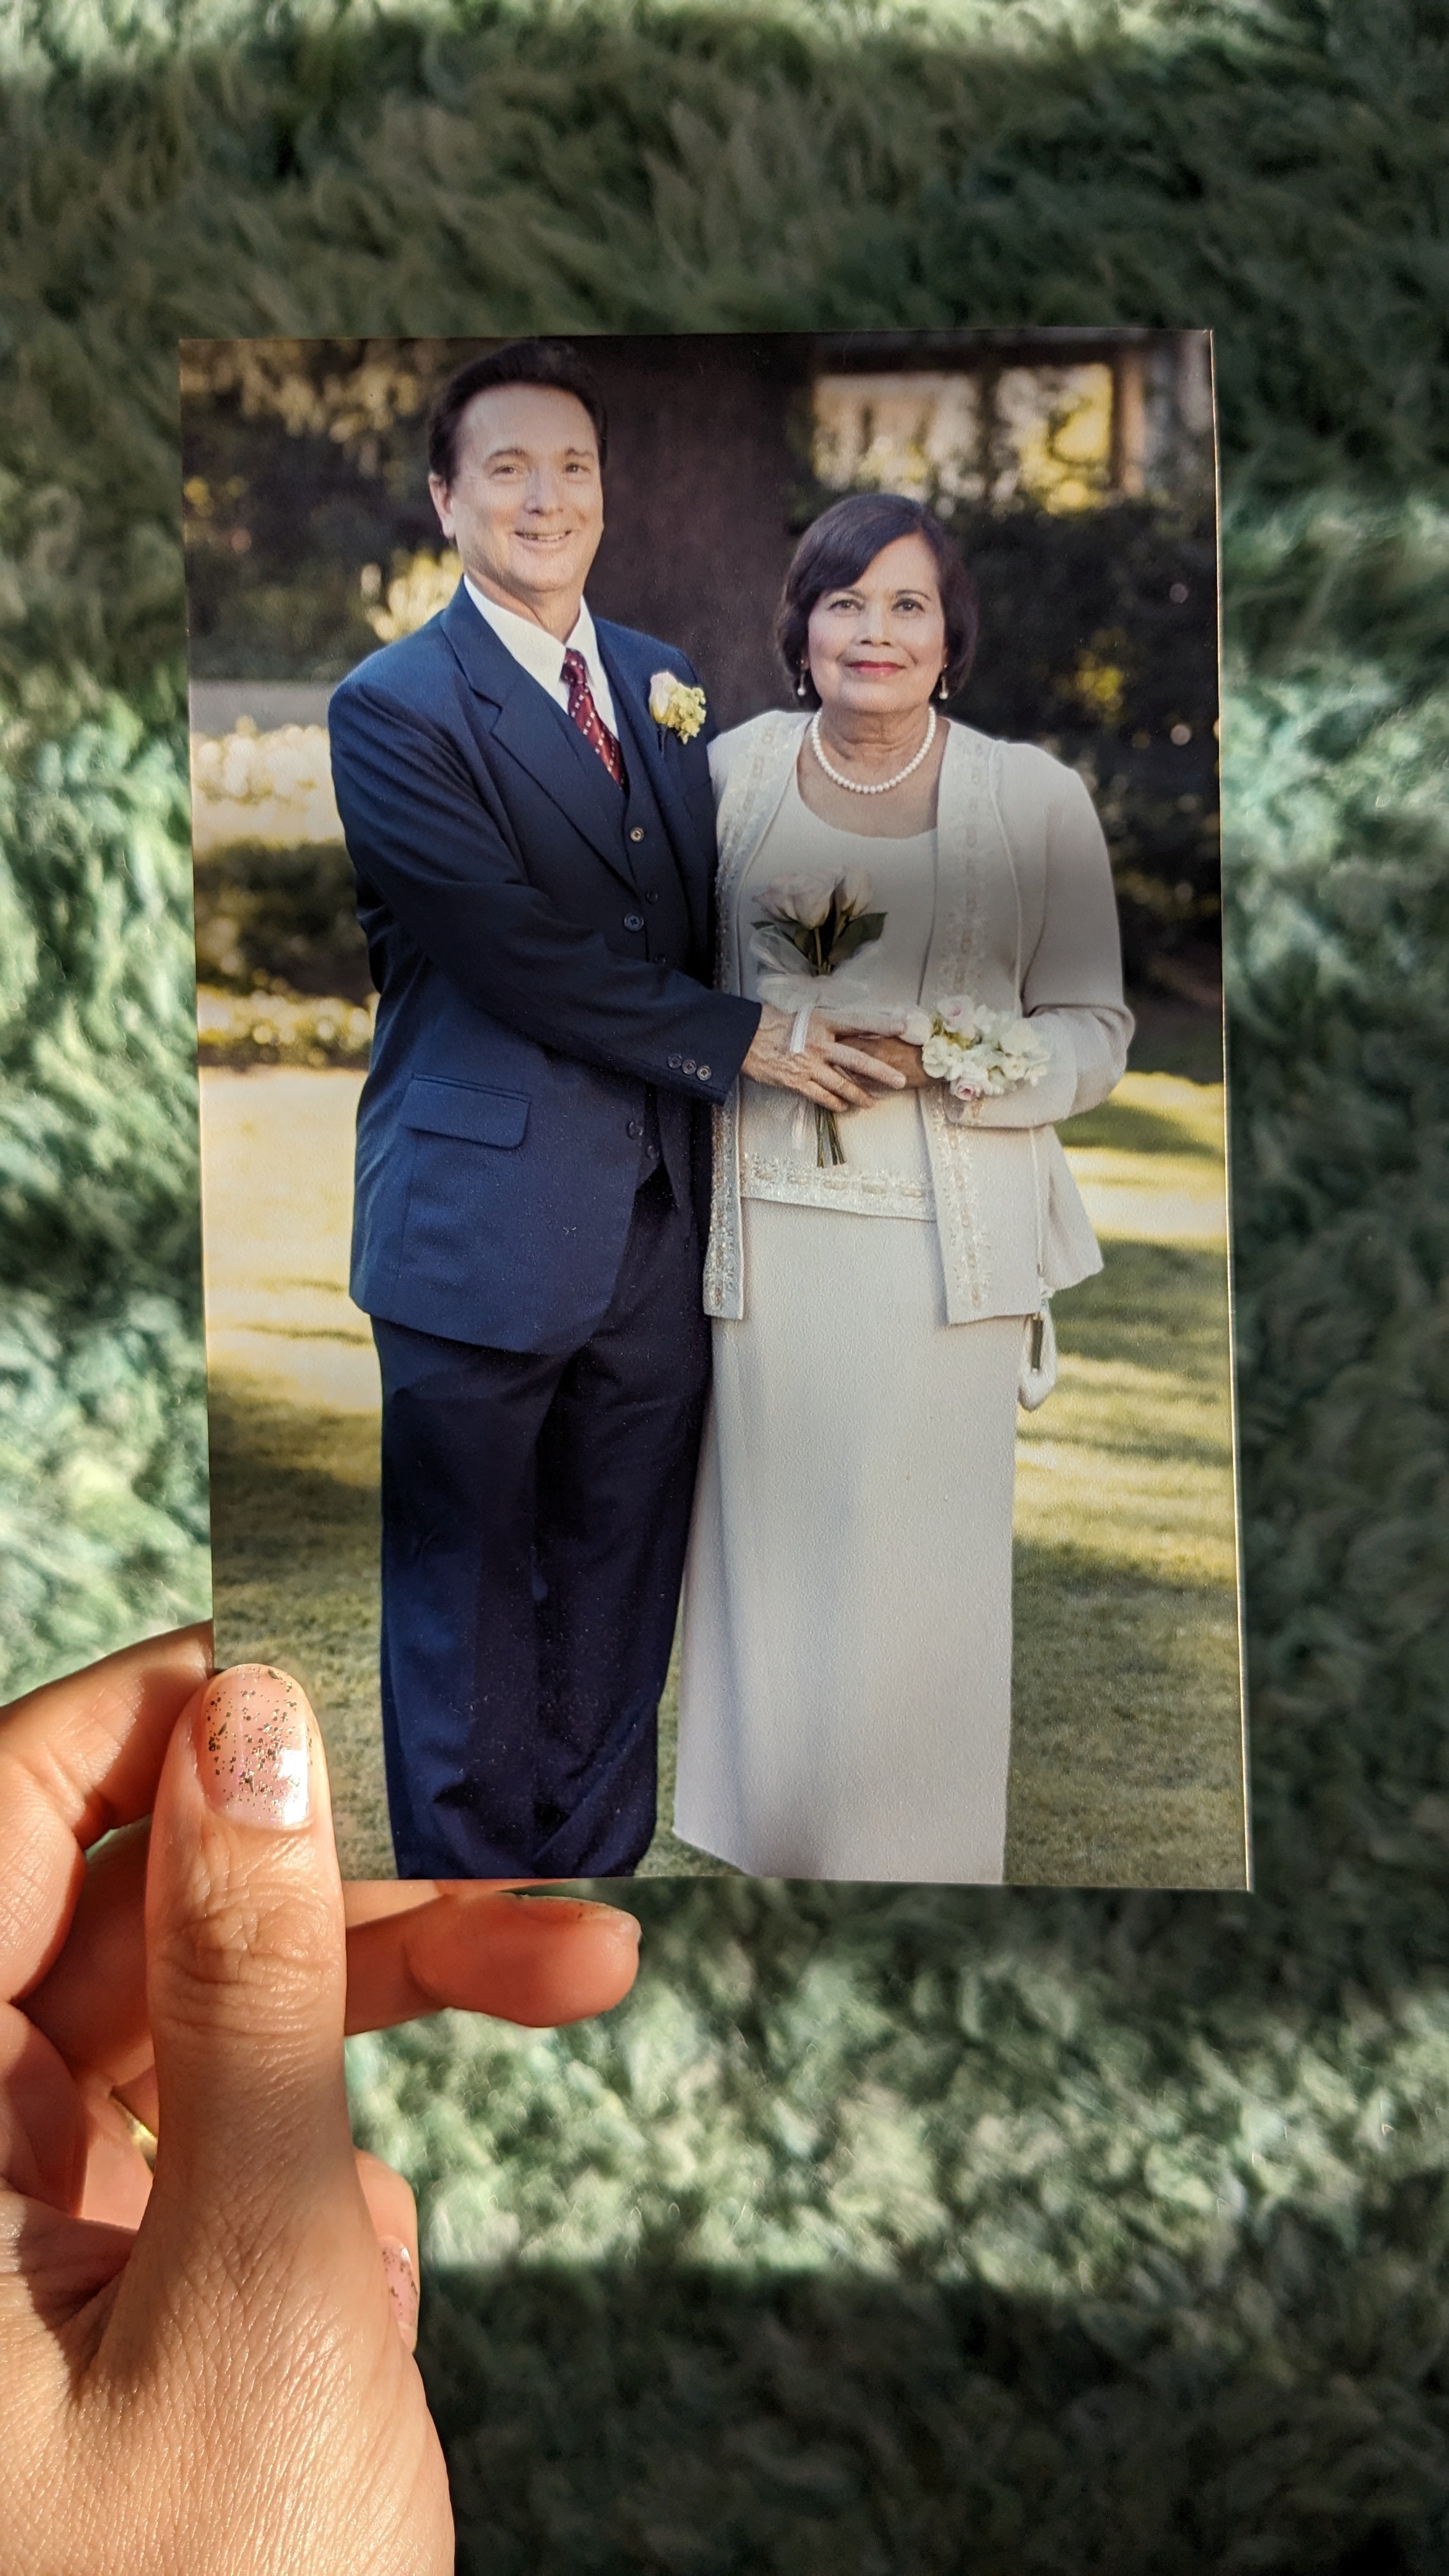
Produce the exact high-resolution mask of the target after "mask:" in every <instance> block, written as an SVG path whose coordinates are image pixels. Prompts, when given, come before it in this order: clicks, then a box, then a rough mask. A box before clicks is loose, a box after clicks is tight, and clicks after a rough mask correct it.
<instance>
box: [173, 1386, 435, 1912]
mask: <svg viewBox="0 0 1449 2576" xmlns="http://www.w3.org/2000/svg"><path fill="white" fill-rule="evenodd" d="M210 1417H211V1531H212V1561H213V1587H214V1597H215V1619H216V1649H217V1654H218V1656H219V1657H220V1659H221V1660H222V1661H223V1662H226V1663H252V1662H257V1663H277V1664H282V1665H285V1667H286V1669H287V1670H288V1671H289V1672H292V1673H295V1674H296V1676H297V1679H298V1680H299V1681H300V1682H301V1684H302V1687H303V1689H304V1690H305V1691H306V1693H307V1695H308V1697H309V1699H310V1700H311V1702H312V1705H313V1707H314V1708H315V1709H316V1711H317V1716H318V1720H319V1722H320V1724H321V1728H322V1734H323V1738H324V1741H325V1743H326V1746H327V1763H328V1770H329V1773H330V1776H331V1783H332V1808H333V1817H334V1822H335V1825H336V1830H337V1848H338V1853H339V1855H340V1858H341V1861H342V1867H343V1872H344V1874H345V1875H346V1876H347V1877H349V1878H391V1877H392V1876H393V1857H392V1843H391V1840H390V1837H389V1834H388V1830H387V1796H386V1791H385V1789H384V1786H383V1771H382V1734H381V1723H380V1718H379V1711H378V1692H377V1626H378V1469H377V1420H376V1417H375V1416H374V1415H372V1414H369V1413H324V1412H319V1411H316V1410H313V1409H311V1408H308V1407H304V1406H302V1405H292V1404H281V1403H278V1402H277V1401H276V1400H275V1399H274V1398H271V1397H269V1396H268V1395H267V1394H266V1393H265V1392H264V1391H263V1390H262V1389H260V1388H259V1387H258V1386H257V1385H256V1384H255V1383H254V1382H252V1381H249V1380H246V1379H243V1378H222V1379H217V1378H213V1380H212V1385H211V1395H210Z"/></svg>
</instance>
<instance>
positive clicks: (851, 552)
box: [775, 492, 979, 706]
mask: <svg viewBox="0 0 1449 2576" xmlns="http://www.w3.org/2000/svg"><path fill="white" fill-rule="evenodd" d="M897 537H924V538H925V540H926V543H927V545H928V546H929V547H930V549H931V553H932V555H933V556H934V557H935V563H936V580H937V583H938V584H939V587H940V592H941V607H942V610H943V611H944V614H945V619H946V689H947V694H948V695H949V696H953V697H954V695H955V693H956V691H957V690H958V689H959V688H961V687H962V686H963V685H964V683H965V680H966V677H967V674H968V673H969V671H970V669H971V665H972V662H973V661H974V660H975V657H976V630H977V626H978V623H979V617H978V611H977V607H976V589H975V585H974V583H973V582H972V579H971V575H970V574H969V572H968V571H967V569H966V566H965V565H964V563H963V562H962V560H961V558H960V556H959V554H958V553H957V552H956V549H955V547H954V546H953V545H952V543H951V540H950V538H949V537H948V536H947V534H946V531H945V529H944V528H943V527H942V525H941V522H940V520H939V519H938V518H937V517H936V516H935V514H934V513H933V512H932V511H930V510H928V509H927V508H926V505H925V503H924V501H908V500H907V499H906V497H905V495H904V493H902V492H851V493H849V494H848V495H847V497H846V499H845V500H843V501H835V502H832V504H831V506H830V508H829V509H828V510H826V511H823V512H822V514H821V516H820V517H819V518H818V519H816V520H815V521H814V523H813V525H812V526H810V527H808V528H807V529H806V531H805V534H804V536H803V537H802V538H801V540H800V543H799V545H798V546H797V547H796V549H795V554H794V559H793V561H792V563H791V565H790V569H789V571H788V572H787V573H786V575H785V587H784V590H783V591H782V593H781V595H780V605H779V608H778V609H777V611H776V613H775V642H776V643H777V645H778V646H779V648H780V652H781V655H782V656H783V659H784V663H785V668H786V670H787V671H788V672H789V674H790V678H791V680H792V681H793V682H798V681H799V679H800V677H801V666H802V664H803V663H804V661H805V654H806V638H807V634H808V631H809V626H810V612H811V610H812V609H813V608H814V606H815V603H816V601H817V600H818V599H823V598H824V596H825V593H826V592H827V591H828V590H849V589H850V587H851V585H852V584H853V583H854V582H857V581H859V579H860V576H861V574H862V573H863V572H864V570H865V568H866V565H867V564H869V563H874V561H875V559H876V556H877V555H878V554H879V553H880V552H881V550H882V548H883V547H885V546H890V545H894V544H895V541H896V539H897ZM804 680H805V688H804V696H805V699H806V701H807V703H808V704H811V705H814V706H818V705H819V704H820V698H819V693H818V691H817V690H816V687H815V683H814V681H813V680H812V679H811V677H810V674H809V671H808V670H806V671H805V673H804Z"/></svg>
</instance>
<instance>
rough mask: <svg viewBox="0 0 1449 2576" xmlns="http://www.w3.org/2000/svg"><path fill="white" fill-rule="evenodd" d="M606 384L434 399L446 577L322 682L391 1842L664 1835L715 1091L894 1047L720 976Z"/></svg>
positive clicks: (582, 374)
mask: <svg viewBox="0 0 1449 2576" xmlns="http://www.w3.org/2000/svg"><path fill="white" fill-rule="evenodd" d="M605 448H606V424H605V419H604V411H603V405H602V402H601V400H600V398H599V395H598V392H597V389H596V387H595V385H594V383H593V380H592V378H591V377H590V376H589V374H588V372H587V370H586V369H585V368H584V367H583V366H582V365H581V364H580V362H579V361H578V359H577V358H576V357H575V355H574V353H573V352H572V351H571V350H568V349H567V348H565V347H563V346H562V345H561V344H559V343H557V342H548V341H533V342H523V343H518V344H515V345H514V346H513V347H511V348H505V349H501V350H497V351H494V352H493V353H492V354H491V355H489V356H486V357H483V358H478V359H474V360H472V361H471V362H470V363H469V364H468V365H467V366H465V367H463V368H461V369H460V370H459V372H458V373H457V375H456V376H454V377H453V379H452V380H451V382H450V383H449V384H448V385H447V386H446V387H445V388H444V390H443V392H442V394H441V395H440V397H439V399H438V402H437V404H436V405H435V408H434V413H433V417H432V421H431V424H430V429H429V459H430V463H431V466H432V473H431V477H430V488H431V490H432V494H433V499H434V503H435V506H436V508H437V511H438V516H439V520H440V522H441V525H442V529H443V533H444V535H445V536H446V537H448V538H449V539H451V540H452V542H453V543H454V544H455V545H456V547H457V549H458V551H459V554H460V555H461V557H462V562H463V567H464V578H463V581H462V582H461V583H460V585H459V588H458V590H457V592H456V593H455V595H454V597H453V599H452V601H451V603H450V605H449V606H448V607H447V608H446V609H445V610H444V611H443V613H442V615H441V616H440V617H436V618H434V619H433V620H432V622H431V623H430V624H429V625H427V626H425V627H423V628H422V629H421V631H420V632H419V633H417V634H415V635H410V636H407V637H405V638H403V639H402V640H401V641H399V642H398V643H396V644H392V645H389V646H387V647H386V648H385V650H383V651H382V652H380V653H376V654H374V655H372V656H371V657H370V658H369V659H368V660H367V661H366V662H364V663H363V664H361V665H360V666H359V668H358V669H357V670H356V671H354V672H353V673H352V675H351V676H350V678H348V679H347V680H345V681H344V682H343V683H342V685H341V686H340V687H339V688H338V689H337V690H336V691H335V693H334V695H333V698H332V702H331V709H330V715H329V722H330V726H331V733H332V757H333V773H334V778H335V782H336V789H337V802H338V806H339V808H340V811H341V814H342V820H343V825H344V828H345V831H346V834H347V844H348V849H349V851H350V853H351V856H352V860H353V864H354V867H355V869H356V873H357V881H358V909H359V913H360V916H361V919H362V923H363V927H364V929H365V931H366V934H367V941H368V952H369V956H370V959H371V964H372V972H373V978H374V981H375V983H376V984H377V987H378V992H379V997H380V998H379V1003H378V1014H377V1031H376V1037H375V1040H374V1044H373V1050H372V1063H371V1069H370V1071H369V1074H368V1078H367V1082H366V1085H365V1088H364V1090H363V1094H362V1101H361V1105H360V1108H359V1112H358V1132H357V1188H356V1207H355V1222H354V1238H353V1271H352V1293H353V1296H354V1297H355V1299H356V1301H357V1303H358V1304H359V1305H360V1306H362V1307H363V1308H364V1309H365V1310H366V1311H367V1313H368V1314H369V1315H370V1316H371V1318H372V1322H373V1331H374V1335H375V1338H376V1342H377V1348H378V1354H379V1359H380V1362H381V1368H382V1384H383V1435H382V1447H383V1464H382V1502H383V1560H382V1571H383V1586H382V1592H383V1625H382V1712H383V1737H384V1748H385V1754H386V1763H387V1784H388V1802H389V1807H390V1811H391V1820H392V1833H393V1843H394V1848H395V1851H396V1855H397V1866H398V1871H399V1874H400V1875H401V1876H403V1877H442V1878H469V1877H505V1876H515V1875H527V1876H535V1875H536V1876H557V1877H583V1876H603V1875H608V1874H613V1873H619V1872H626V1871H629V1870H632V1869H633V1868H635V1867H636V1865H637V1863H638V1861H639V1860H640V1858H641V1857H642V1855H643V1853H644V1851H645V1849H646V1848H647V1846H648V1843H649V1840H650V1837H651V1835H652V1833H653V1830H654V1807H655V1737H656V1713H657V1709H658V1703H659V1696H660V1693H661V1690H662V1688H663V1684H664V1679H665V1674H666V1671H667V1667H668V1660H669V1651H670V1644H671V1640H672V1635H673V1627H674V1618H675V1612H676V1607H677V1603H678V1595H679V1585H680V1577H681V1572H682V1568H683V1562H684V1549H685V1541H686V1537H687V1533H688V1524H689V1513H690V1501H691V1495H692V1490H693V1483H694V1475H695V1465H696V1458H697V1452H698V1444H699V1434H700V1426H701V1422H702V1417H703V1409H704V1402H705V1395H706V1389H707V1383H708V1370H709V1345H708V1339H707V1331H708V1328H707V1325H706V1322H705V1318H704V1316H703V1313H702V1311H701V1298H700V1276H701V1267H702V1245H703V1237H704V1223H705V1208H706V1204H707V1180H708V1120H707V1118H706V1117H705V1116H704V1114H703V1113H704V1112H705V1111H706V1110H707V1108H708V1106H709V1105H710V1104H711V1103H713V1102H719V1101H723V1100H724V1099H725V1098H726V1097H727V1095H728V1093H729V1090H730V1086H731V1085H732V1084H733V1083H734V1082H735V1081H736V1079H737V1078H738V1076H739V1075H740V1073H741V1071H742V1070H744V1071H746V1072H748V1073H750V1074H751V1075H753V1076H755V1077H756V1078H758V1079H760V1080H763V1081H769V1082H775V1083H778V1084H781V1085H782V1086H783V1087H785V1088H788V1089H791V1090H796V1091H799V1092H801V1093H802V1094H803V1095H804V1096H805V1097H807V1098H810V1099H815V1100H823V1101H826V1102H833V1103H834V1104H835V1105H841V1104H844V1103H848V1102H852V1101H860V1100H863V1099H865V1098H867V1097H868V1096H870V1095H869V1093H868V1091H867V1089H866V1088H865V1087H864V1086H865V1085H866V1083H868V1082H880V1081H882V1080H887V1079H890V1080H894V1079H897V1077H890V1076H887V1074H886V1072H885V1070H884V1068H883V1067H882V1066H881V1065H880V1064H879V1063H878V1062H877V1061H876V1060H875V1059H873V1058H870V1057H866V1056H863V1055H861V1054H860V1053H858V1052H856V1051H854V1050H852V1049H851V1048H850V1047H849V1046H848V1045H846V1044H842V1043H841V1042H840V1041H838V1040H837V1039H836V1038H835V1036H834V1033H833V1031H832V1030H831V1029H830V1028H829V1027H828V1025H825V1024H822V1023H821V1022H820V1021H819V1020H818V1019H817V1020H816V1021H815V1022H813V1023H812V1032H813V1034H812V1039H811V1043H810V1044H809V1045H808V1046H807V1047H806V1048H804V1049H803V1050H802V1051H800V1052H797V1053H792V1052H791V1051H790V1042H791V1034H792V1031H791V1023H790V1022H789V1020H788V1019H787V1018H786V1017H785V1015H784V1014H783V1013H780V1012H775V1011H770V1010H768V1009H767V1010H765V1011H764V1012H763V1013H762V1012H761V1010H760V1008H759V1006H758V1005H757V1004H755V1003H753V1002H746V1001H742V1000H740V999H739V998H737V997H736V996H733V995H730V994H724V993H716V992H713V991H711V990H710V988H709V977H710V973H711V966H712V941H713V918H712V912H713V883H714V867H715V841H714V805H713V797H712V793H711V788H710V777H709V763H708V757H707V746H708V740H709V732H710V728H709V726H708V725H706V726H705V727H704V728H703V729H702V730H701V731H700V732H698V733H697V734H696V735H695V736H694V738H693V739H692V740H689V741H686V740H685V739H683V738H682V736H681V734H680V733H679V732H678V731H674V730H669V729H667V728H666V727H664V726H662V725H659V724H656V723H655V721H654V720H653V719H652V717H651V716H650V714H649V697H650V689H651V682H652V680H653V678H654V675H655V674H656V673H659V672H668V673H672V674H673V675H674V676H675V677H676V678H677V679H678V680H679V681H681V682H682V683H683V684H684V685H686V686H692V685H693V684H694V682H695V674H694V671H693V670H692V668H691V666H690V664H689V663H688V662H687V661H686V659H685V657H684V656H683V654H681V653H679V652H677V651H676V650H674V649H673V648H672V647H671V646H669V645H667V644H662V643H659V642H657V641H656V640H655V639H654V638H653V637H651V636H645V635H638V634H634V633H632V632H630V631H629V630H628V629H627V628H625V627H620V626H612V625H608V624H604V623H602V622H601V623H600V624H599V625H597V626H596V625H595V624H594V622H593V620H592V618H591V617H590V615H589V611H588V609H587V607H586V606H585V605H584V598H583V589H584V582H585V579H586V577H587V574H588V570H589V567H590V565H591V563H592V562H593V558H594V554H595V551H596V549H597V546H598V542H599V538H600V536H601V534H602V532H603V483H602V474H603V465H604V458H605Z"/></svg>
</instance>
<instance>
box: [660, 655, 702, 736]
mask: <svg viewBox="0 0 1449 2576" xmlns="http://www.w3.org/2000/svg"><path fill="white" fill-rule="evenodd" d="M649 712H650V714H651V716H652V717H653V718H654V721H655V723H656V724H657V725H658V727H659V730H660V732H661V733H677V734H678V736H679V739H680V741H681V742H693V740H694V737H695V735H696V734H697V733H698V731H699V728H700V726H701V725H702V724H703V722H704V715H705V696H704V691H703V689H687V688H686V687H685V685H684V682H683V681H682V680H676V678H675V676H674V673H673V672H672V671H656V672H655V674H654V676H653V678H652V679H651V681H650V683H649Z"/></svg>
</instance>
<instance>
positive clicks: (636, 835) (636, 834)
mask: <svg viewBox="0 0 1449 2576" xmlns="http://www.w3.org/2000/svg"><path fill="white" fill-rule="evenodd" d="M629 838H630V840H631V841H642V840H643V838H644V826H643V824H642V823H636V824H635V825H634V827H633V830H632V831H631V832H630V834H629Z"/></svg>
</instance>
